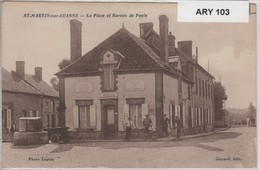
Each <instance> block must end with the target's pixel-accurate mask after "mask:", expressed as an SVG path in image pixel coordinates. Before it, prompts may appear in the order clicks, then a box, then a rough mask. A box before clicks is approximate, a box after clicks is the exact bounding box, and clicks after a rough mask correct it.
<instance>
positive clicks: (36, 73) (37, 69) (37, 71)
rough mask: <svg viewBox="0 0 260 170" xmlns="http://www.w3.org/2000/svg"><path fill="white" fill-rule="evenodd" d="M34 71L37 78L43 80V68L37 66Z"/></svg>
mask: <svg viewBox="0 0 260 170" xmlns="http://www.w3.org/2000/svg"><path fill="white" fill-rule="evenodd" d="M34 71H35V74H34V77H35V79H37V80H38V81H41V80H42V68H41V67H35V68H34Z"/></svg>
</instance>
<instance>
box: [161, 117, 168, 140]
mask: <svg viewBox="0 0 260 170" xmlns="http://www.w3.org/2000/svg"><path fill="white" fill-rule="evenodd" d="M169 123H170V120H169V119H168V118H167V117H166V114H164V115H163V118H162V119H161V128H162V132H163V137H164V138H167V137H168V136H169V133H168V124H169Z"/></svg>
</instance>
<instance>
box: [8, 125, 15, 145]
mask: <svg viewBox="0 0 260 170" xmlns="http://www.w3.org/2000/svg"><path fill="white" fill-rule="evenodd" d="M9 131H10V138H11V141H13V140H14V132H15V131H16V125H15V121H12V124H11V127H10V129H9Z"/></svg>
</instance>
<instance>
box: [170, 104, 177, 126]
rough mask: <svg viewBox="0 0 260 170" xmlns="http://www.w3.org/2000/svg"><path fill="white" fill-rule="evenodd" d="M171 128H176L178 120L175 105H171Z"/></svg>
mask: <svg viewBox="0 0 260 170" xmlns="http://www.w3.org/2000/svg"><path fill="white" fill-rule="evenodd" d="M169 113H170V117H169V119H170V127H171V128H173V127H175V118H176V114H175V105H174V104H170V111H169Z"/></svg>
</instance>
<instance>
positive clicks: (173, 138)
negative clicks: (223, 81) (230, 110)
mask: <svg viewBox="0 0 260 170" xmlns="http://www.w3.org/2000/svg"><path fill="white" fill-rule="evenodd" d="M227 129H228V128H221V129H216V130H215V131H212V132H208V133H201V134H196V135H187V136H181V139H190V138H198V137H203V136H208V135H212V134H214V133H218V132H220V131H224V130H227ZM176 139H177V138H176V137H169V138H157V139H156V140H152V141H151V142H163V141H175V140H176ZM123 141H124V139H81V140H71V141H70V143H85V142H123ZM130 142H145V140H144V139H131V140H130Z"/></svg>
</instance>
